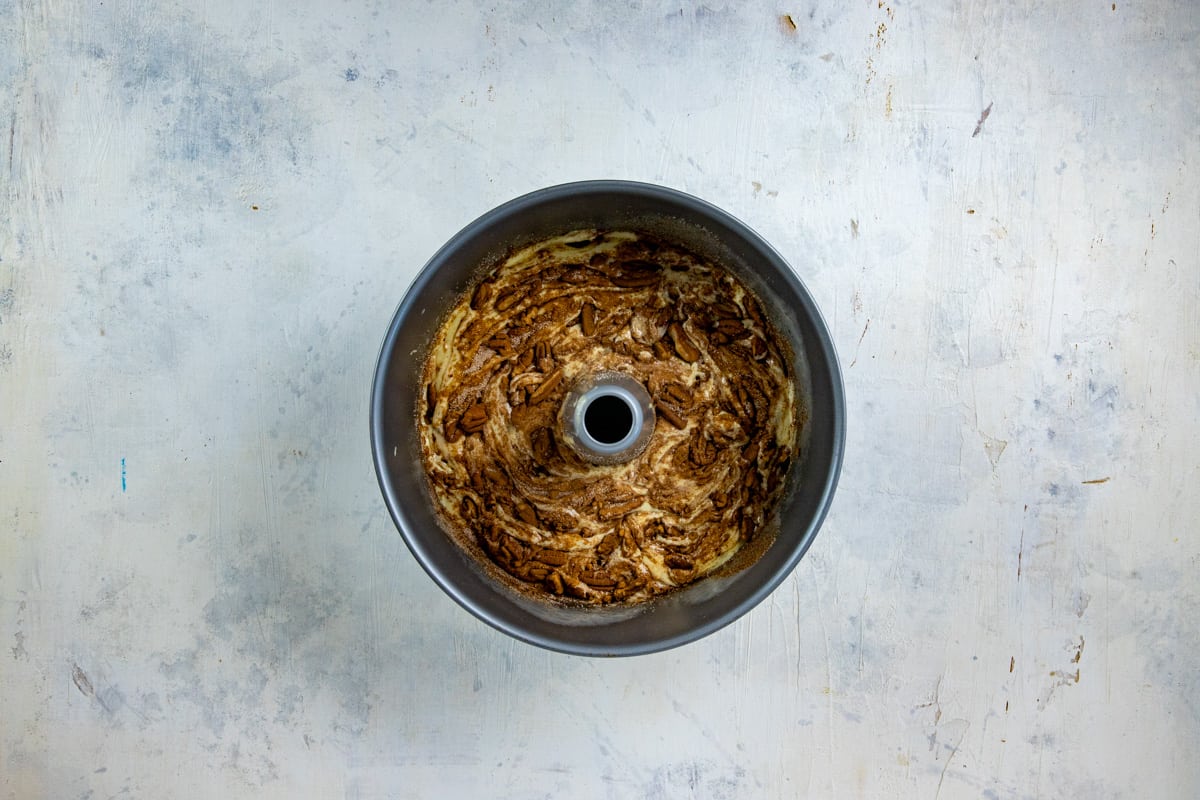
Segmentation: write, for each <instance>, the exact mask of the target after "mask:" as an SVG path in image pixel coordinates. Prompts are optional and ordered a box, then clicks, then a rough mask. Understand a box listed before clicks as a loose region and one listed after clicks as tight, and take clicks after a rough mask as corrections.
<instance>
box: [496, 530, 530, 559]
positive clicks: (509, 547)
mask: <svg viewBox="0 0 1200 800" xmlns="http://www.w3.org/2000/svg"><path fill="white" fill-rule="evenodd" d="M500 552H502V553H504V554H505V555H507V556H508V559H509V560H510V561H512V562H513V563H516V564H519V563H521V562H522V561H524V560H525V545H523V544H522V543H521V542H520V541H519V540H518V539H516V538H514V537H512V536H509V535H508V534H507V533H504V534H501V535H500Z"/></svg>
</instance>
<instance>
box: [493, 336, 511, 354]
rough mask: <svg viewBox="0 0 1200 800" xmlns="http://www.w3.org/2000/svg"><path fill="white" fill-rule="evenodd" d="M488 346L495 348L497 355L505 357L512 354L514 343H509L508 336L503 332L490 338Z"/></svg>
mask: <svg viewBox="0 0 1200 800" xmlns="http://www.w3.org/2000/svg"><path fill="white" fill-rule="evenodd" d="M487 346H488V347H490V348H492V349H493V350H495V351H496V353H497V355H500V356H503V357H505V358H507V357H508V356H510V355H512V344H510V343H509V341H508V337H507V336H505V335H504V334H503V333H497V334H496V335H495V336H493V337H492V338H490V339H488V340H487Z"/></svg>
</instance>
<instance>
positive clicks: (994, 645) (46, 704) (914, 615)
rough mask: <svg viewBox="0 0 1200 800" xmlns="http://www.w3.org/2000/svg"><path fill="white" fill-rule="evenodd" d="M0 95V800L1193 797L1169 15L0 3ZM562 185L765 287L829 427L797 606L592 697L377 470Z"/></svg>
mask: <svg viewBox="0 0 1200 800" xmlns="http://www.w3.org/2000/svg"><path fill="white" fill-rule="evenodd" d="M783 14H788V15H790V17H791V20H792V23H794V29H793V26H792V24H789V23H788V22H787V20H786V19H782V18H781V15H783ZM0 77H2V80H0V86H3V89H4V90H3V92H0V186H2V187H3V188H2V192H0V212H2V216H0V222H2V228H0V259H2V260H0V642H2V647H0V796H3V797H5V798H32V797H54V798H107V797H114V796H116V797H125V796H128V797H147V798H159V797H169V796H188V797H214V798H227V797H262V798H273V797H278V798H294V797H304V796H309V797H342V796H344V797H347V798H374V797H381V798H382V797H431V796H443V797H467V796H479V797H483V796H489V797H491V796H496V797H516V798H527V797H529V798H532V797H560V796H568V795H569V796H573V797H581V798H605V797H610V798H634V797H649V798H674V797H698V798H734V797H736V798H750V797H754V798H758V797H762V798H785V797H797V796H805V795H809V796H814V797H860V796H873V797H884V796H908V797H927V798H936V797H939V796H940V797H944V798H950V797H988V798H1008V797H1118V796H1123V797H1137V798H1149V797H1154V798H1158V797H1181V798H1187V797H1196V796H1198V795H1200V760H1198V759H1197V758H1196V752H1197V750H1198V747H1200V669H1198V668H1197V666H1196V660H1197V658H1198V657H1200V582H1198V579H1197V568H1198V567H1200V540H1198V539H1197V536H1196V534H1197V523H1196V520H1197V517H1198V516H1200V499H1198V498H1200V494H1198V493H1197V491H1196V489H1195V487H1196V485H1197V480H1198V479H1200V468H1198V458H1197V451H1196V442H1197V434H1198V430H1197V428H1198V426H1197V422H1196V420H1197V416H1198V412H1200V408H1198V400H1197V390H1198V388H1200V188H1198V187H1200V134H1198V133H1197V125H1198V123H1200V5H1197V4H1194V3H1178V4H1171V3H1167V2H1145V3H1131V2H1128V0H1118V2H1117V3H1116V4H1115V6H1114V5H1113V4H1112V3H1110V2H1070V3H1068V2H1048V3H1042V4H1037V3H1010V2H949V1H948V0H947V1H946V2H928V3H902V2H898V1H896V0H885V2H878V1H877V0H870V1H869V2H857V1H856V2H846V3H842V2H827V3H820V4H815V5H814V4H812V3H809V2H797V3H794V4H792V5H787V4H781V5H774V4H763V3H753V4H743V3H720V2H711V3H709V4H707V5H701V6H697V5H694V4H691V3H688V4H680V3H645V4H640V3H624V4H618V3H605V2H583V3H577V4H568V3H562V4H558V3H550V2H514V3H498V4H491V3H483V2H459V3H441V2H439V3H428V4H426V3H418V2H410V3H394V4H387V3H378V4H367V3H359V2H336V3H335V2H332V0H329V1H328V2H321V1H319V0H309V1H308V2H306V3H303V2H302V3H293V2H253V3H247V2H229V1H228V0H214V1H213V2H198V3H191V2H188V3H184V2H175V3H158V4H150V3H137V2H126V1H125V0H104V2H88V3H83V2H63V0H48V1H46V2H34V1H33V0H18V1H17V2H15V3H14V2H13V0H0ZM988 108H990V109H991V111H990V114H987V115H986V118H984V116H985V113H986V112H985V109H988ZM596 177H614V178H633V179H640V180H647V181H653V182H657V183H661V184H665V185H668V186H673V187H677V188H679V189H683V190H685V191H688V192H692V193H694V194H696V195H699V196H700V197H703V198H705V199H707V200H710V201H712V202H714V203H716V204H718V205H720V206H722V207H724V208H726V209H727V210H729V211H731V212H732V213H733V214H735V215H736V216H738V217H740V218H742V219H744V220H746V221H747V222H748V223H750V224H751V225H752V226H753V227H755V228H756V229H757V230H759V231H760V232H761V233H762V234H763V235H764V236H766V238H767V239H768V240H769V241H771V242H772V243H774V244H775V245H776V246H777V247H778V248H779V249H780V251H781V252H782V253H783V254H784V255H785V256H786V257H787V258H788V259H789V260H790V261H791V263H792V264H793V265H794V266H795V268H796V270H797V271H798V272H799V273H800V275H801V276H802V277H803V279H804V281H805V283H806V284H807V285H808V287H809V288H810V290H811V291H812V292H813V293H814V295H815V296H816V298H817V300H818V301H819V303H820V304H821V306H822V308H823V309H824V311H825V314H826V315H827V318H828V321H829V324H830V326H831V329H832V331H833V334H834V337H835V339H836V341H837V345H838V348H839V351H840V353H841V357H842V359H843V367H844V369H845V374H846V389H847V395H848V398H849V414H850V418H849V441H848V450H847V455H846V465H845V471H844V474H843V478H842V483H841V490H840V492H839V494H838V496H837V500H836V502H835V504H834V508H833V511H832V513H831V515H830V517H829V520H828V522H827V524H826V525H825V528H824V529H823V531H822V533H821V535H820V536H819V537H818V539H817V542H816V544H815V546H814V547H813V549H812V551H811V552H810V553H809V555H808V556H807V557H806V558H805V559H804V561H803V563H802V564H801V565H800V567H799V568H798V569H797V570H796V572H795V574H794V576H793V577H792V578H791V579H789V580H788V581H787V582H786V583H785V584H784V585H783V586H782V587H781V588H780V589H779V590H778V591H777V592H775V594H774V595H773V596H772V597H771V598H770V599H769V600H768V601H767V602H764V603H763V604H762V605H761V606H760V607H759V608H758V609H756V610H755V611H754V612H753V613H751V614H749V615H748V616H746V617H745V618H744V619H742V620H741V621H739V622H738V623H736V624H735V625H733V626H731V627H729V628H727V629H725V630H723V631H721V632H720V633H718V634H716V635H714V636H712V637H711V638H709V639H707V640H705V641H702V642H700V643H697V644H694V645H692V646H688V647H685V648H682V649H679V650H676V651H672V652H668V653H665V654H661V655H657V656H651V657H645V658H637V659H632V660H620V661H595V660H586V659H581V658H569V657H564V656H559V655H553V654H550V653H545V652H541V651H539V650H535V649H532V648H530V647H527V646H525V645H521V644H518V643H516V642H513V641H510V640H508V639H506V638H505V637H503V636H501V635H500V634H497V633H495V632H493V631H491V630H490V629H488V628H487V627H485V626H483V625H482V624H480V623H478V622H476V621H475V620H474V619H473V618H471V617H469V616H468V615H467V614H466V613H465V612H463V611H461V610H459V609H458V607H457V606H455V605H454V604H453V603H452V602H451V601H450V600H448V599H447V598H446V597H444V596H443V595H442V594H441V593H440V591H439V590H438V589H437V588H436V587H435V586H434V585H433V584H432V583H431V582H430V581H429V580H428V579H427V578H426V577H425V575H424V574H423V573H422V572H421V570H420V569H419V568H418V567H417V565H416V564H415V563H414V561H413V559H412V558H411V557H410V556H409V554H408V552H407V551H406V550H405V548H404V546H403V544H402V542H401V540H400V537H399V536H398V535H397V533H396V532H395V530H394V529H393V527H392V524H391V522H390V521H389V519H388V517H387V515H386V513H385V511H384V507H383V504H382V502H381V499H380V496H379V492H378V490H377V488H376V484H375V477H374V474H373V471H372V467H371V462H370V456H369V448H368V438H367V399H368V391H369V385H370V379H371V374H372V370H373V367H374V363H373V362H374V358H375V356H376V353H377V347H378V345H379V342H380V339H381V337H382V334H383V332H384V329H385V327H386V325H387V323H388V320H389V318H390V315H391V313H392V311H393V309H394V308H395V306H396V304H397V302H398V301H399V300H400V297H401V295H402V294H403V292H404V289H405V288H406V286H407V285H408V283H409V281H410V280H411V279H412V277H413V275H414V274H415V272H416V270H417V269H418V268H419V267H420V266H421V264H422V263H423V262H424V261H425V260H426V259H427V258H428V257H429V256H430V255H431V254H432V253H433V252H434V250H435V249H436V248H437V247H438V246H439V245H440V244H441V243H442V242H444V241H445V240H446V239H447V238H449V237H450V236H451V235H452V234H453V233H454V232H455V231H456V230H457V229H459V228H460V227H461V226H463V225H465V224H466V223H467V222H469V221H470V220H471V219H473V218H474V217H475V216H477V215H478V214H480V213H482V212H484V211H486V210H487V209H489V208H491V207H492V206H494V205H497V204H499V203H501V202H503V201H505V200H508V199H510V198H512V197H514V196H516V195H518V194H521V193H524V192H526V191H529V190H532V189H535V188H538V187H541V186H545V185H550V184H554V183H559V182H562V181H568V180H574V179H583V178H596ZM122 464H124V470H123V468H122Z"/></svg>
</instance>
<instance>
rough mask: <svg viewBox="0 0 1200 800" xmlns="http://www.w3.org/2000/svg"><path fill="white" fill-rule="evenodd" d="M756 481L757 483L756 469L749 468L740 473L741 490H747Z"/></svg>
mask: <svg viewBox="0 0 1200 800" xmlns="http://www.w3.org/2000/svg"><path fill="white" fill-rule="evenodd" d="M757 481H758V469H757V468H756V467H749V468H748V469H747V470H746V471H745V472H744V473H742V488H743V489H749V488H750V487H751V486H753V485H754V484H755V482H757Z"/></svg>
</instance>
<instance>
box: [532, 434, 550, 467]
mask: <svg viewBox="0 0 1200 800" xmlns="http://www.w3.org/2000/svg"><path fill="white" fill-rule="evenodd" d="M529 444H530V446H531V447H532V448H533V456H534V458H536V459H537V460H538V461H539V462H540V463H542V464H546V463H548V462H549V461H550V459H551V458H553V457H554V433H553V432H552V431H551V430H550V429H549V428H538V429H537V430H536V431H534V432H533V433H532V434H530V436H529Z"/></svg>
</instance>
